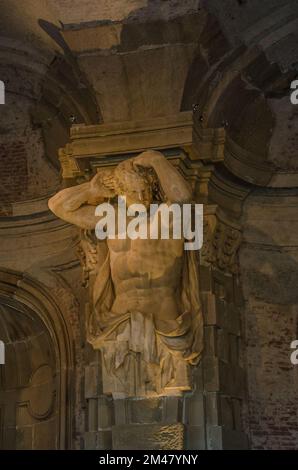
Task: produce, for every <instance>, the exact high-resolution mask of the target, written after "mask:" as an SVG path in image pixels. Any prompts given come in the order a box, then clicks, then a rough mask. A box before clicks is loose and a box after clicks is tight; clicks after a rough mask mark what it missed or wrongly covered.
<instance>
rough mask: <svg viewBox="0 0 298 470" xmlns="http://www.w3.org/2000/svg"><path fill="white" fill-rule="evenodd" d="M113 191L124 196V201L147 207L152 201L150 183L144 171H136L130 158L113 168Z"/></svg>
mask: <svg viewBox="0 0 298 470" xmlns="http://www.w3.org/2000/svg"><path fill="white" fill-rule="evenodd" d="M114 177H115V191H116V193H117V195H119V196H126V202H127V204H128V205H131V204H143V205H144V206H145V207H146V208H147V209H148V208H149V206H150V204H151V203H152V201H153V198H152V185H151V184H150V181H149V180H148V178H147V176H146V174H145V172H143V174H142V171H141V170H140V171H136V170H135V169H134V167H133V165H132V162H131V160H126V161H124V162H122V163H120V164H119V165H118V166H117V168H116V169H115V174H114Z"/></svg>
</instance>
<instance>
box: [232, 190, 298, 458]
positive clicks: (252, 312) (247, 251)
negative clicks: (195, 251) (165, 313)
mask: <svg viewBox="0 0 298 470" xmlns="http://www.w3.org/2000/svg"><path fill="white" fill-rule="evenodd" d="M296 214H297V194H296V191H295V190H288V191H283V190H280V191H273V190H268V191H267V192H266V191H262V190H259V191H255V193H253V194H252V195H251V196H250V197H249V198H248V199H247V201H246V203H245V209H244V239H245V241H244V244H243V245H242V247H241V249H240V267H241V285H242V289H243V293H244V299H245V309H244V311H243V322H244V325H245V344H246V369H247V387H248V409H247V417H246V418H247V423H246V425H247V432H248V435H249V437H250V445H251V448H253V449H293V448H297V430H298V427H297V385H298V376H297V366H294V365H292V364H291V362H290V356H291V353H292V350H291V348H290V345H291V342H292V341H293V340H295V339H296V338H297V337H298V323H297V322H298V295H297V282H298V275H297V273H298V269H297V266H298V264H297V263H298V247H297V245H298V239H297V228H298V227H297V217H296Z"/></svg>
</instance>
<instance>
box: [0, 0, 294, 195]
mask: <svg viewBox="0 0 298 470" xmlns="http://www.w3.org/2000/svg"><path fill="white" fill-rule="evenodd" d="M0 10H1V14H0V55H1V75H2V77H3V78H4V79H6V81H7V92H8V94H11V97H10V98H9V99H10V100H12V102H14V106H13V107H11V108H10V109H9V110H6V111H5V112H4V113H2V116H1V118H0V121H1V122H0V131H1V135H2V136H4V141H5V142H4V144H5V145H6V144H7V145H10V143H7V142H6V141H7V140H9V139H7V135H8V134H10V135H11V133H14V134H18V131H16V130H14V129H13V127H14V125H15V116H12V114H13V113H18V115H19V119H18V126H19V127H20V129H21V130H20V134H22V133H23V131H24V128H26V129H27V128H28V126H29V127H30V126H31V127H30V128H31V129H32V130H33V132H37V133H38V132H40V133H41V135H42V139H43V145H44V150H43V152H44V154H45V156H46V157H47V159H48V161H49V162H50V164H51V167H53V171H57V168H58V164H57V149H58V147H60V146H62V145H64V143H65V142H66V141H67V139H68V130H69V127H70V125H71V123H72V121H73V120H76V122H87V123H94V122H101V121H104V122H112V121H114V122H115V121H118V120H137V119H144V118H149V117H150V118H151V117H159V116H165V115H170V114H175V113H177V112H179V111H180V110H190V109H192V106H193V105H194V104H197V105H198V109H199V112H200V113H201V114H202V121H203V126H205V127H221V126H223V125H224V126H226V130H227V134H228V137H229V139H230V153H232V154H233V155H234V156H235V158H234V160H235V159H236V160H237V161H240V164H238V163H237V164H236V165H235V164H233V163H231V164H230V166H229V168H228V169H229V171H231V172H232V173H234V174H235V175H236V176H238V177H240V178H242V179H243V180H244V181H247V182H249V183H254V184H258V185H264V186H266V185H272V186H274V185H277V186H284V185H286V186H287V185H288V186H291V182H290V181H292V177H293V175H294V179H295V178H296V173H297V172H298V160H297V154H296V152H295V148H297V140H298V120H297V111H296V109H295V107H293V106H291V105H290V101H289V88H290V82H291V81H292V80H293V78H295V77H296V74H297V67H298V53H297V51H296V44H297V39H298V33H297V24H298V4H297V2H296V1H295V0H287V1H286V0H263V1H262V2H259V1H258V0H225V1H224V2H223V1H222V0H204V1H203V0H185V1H183V2H181V1H177V0H113V1H111V0H39V1H35V0H26V2H20V1H19V0H5V1H3V0H1V1H0ZM16 96H22V97H23V102H22V104H18V101H16V100H15V99H14V98H15V97H16ZM13 97H14V98H13ZM16 137H17V139H16V140H17V141H18V142H19V143H21V144H22V143H24V142H23V140H22V138H21V137H20V136H19V135H17V136H16V135H15V138H16ZM2 140H3V139H2ZM4 144H3V145H4ZM31 145H33V144H32V143H31ZM40 152H41V153H42V151H41V150H40ZM229 161H230V162H231V159H230V160H229ZM251 166H252V167H254V168H258V170H259V172H260V175H261V176H260V177H256V178H255V179H253V178H252V177H251V174H250V167H251ZM55 167H56V170H55ZM281 174H282V175H283V176H280V175H281ZM264 175H265V176H264ZM284 175H287V176H286V178H287V179H285V178H284ZM289 175H290V176H289ZM55 181H56V180H55V178H54V177H53V186H55V185H57V182H55ZM44 191H48V192H49V191H50V188H46V189H44Z"/></svg>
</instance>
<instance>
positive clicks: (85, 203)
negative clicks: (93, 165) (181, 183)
mask: <svg viewBox="0 0 298 470" xmlns="http://www.w3.org/2000/svg"><path fill="white" fill-rule="evenodd" d="M111 179H112V176H111V175H107V174H106V175H105V177H103V175H102V173H100V172H99V173H97V174H96V175H95V176H94V177H93V178H92V180H91V181H89V182H87V183H82V184H79V185H77V186H73V187H71V188H66V189H62V190H61V191H59V192H58V193H57V194H55V196H53V197H51V198H50V199H49V202H48V205H49V208H50V210H51V211H52V212H53V213H54V214H55V215H56V216H57V217H59V218H60V219H63V220H65V221H66V222H69V223H71V224H74V225H77V226H78V227H80V228H82V229H87V230H92V229H94V228H95V225H96V223H97V222H98V217H96V216H95V207H96V206H97V205H98V204H100V203H101V202H103V201H104V200H105V199H106V198H109V197H113V196H115V192H114V190H113V189H111V188H110V186H111V185H110V184H109V180H111Z"/></svg>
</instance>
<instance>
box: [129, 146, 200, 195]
mask: <svg viewBox="0 0 298 470" xmlns="http://www.w3.org/2000/svg"><path fill="white" fill-rule="evenodd" d="M133 165H134V167H135V168H136V169H138V167H143V168H152V169H153V170H154V171H155V173H156V175H157V177H158V180H159V183H160V186H161V188H162V190H163V192H164V194H165V197H166V199H167V201H168V202H171V203H187V202H189V201H190V200H191V189H190V187H189V185H188V183H187V181H186V180H185V179H184V178H183V177H182V176H181V175H180V173H179V172H178V171H177V170H176V168H175V167H174V166H173V165H172V164H171V163H170V162H168V160H167V159H166V158H165V157H164V155H163V154H162V153H161V152H157V151H155V150H148V151H146V152H143V153H141V154H140V155H139V156H138V157H136V158H135V159H134V160H133Z"/></svg>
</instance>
